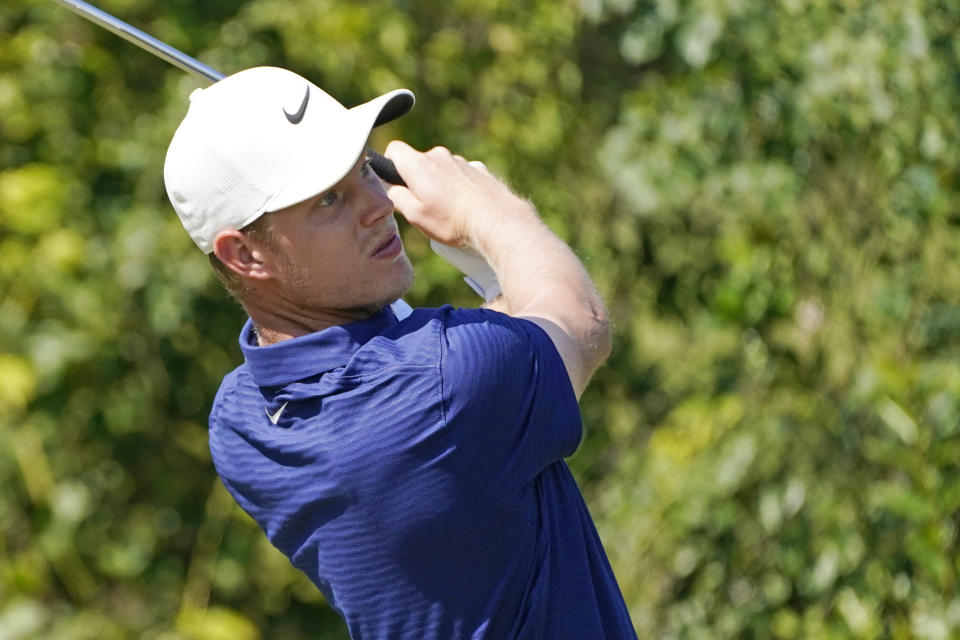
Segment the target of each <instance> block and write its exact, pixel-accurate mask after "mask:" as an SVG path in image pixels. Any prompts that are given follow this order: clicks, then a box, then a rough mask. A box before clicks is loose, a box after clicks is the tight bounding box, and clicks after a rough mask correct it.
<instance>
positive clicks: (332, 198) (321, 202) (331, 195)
mask: <svg viewBox="0 0 960 640" xmlns="http://www.w3.org/2000/svg"><path fill="white" fill-rule="evenodd" d="M336 203H337V192H336V191H328V192H327V193H325V194H323V197H321V198H320V199H318V200H317V205H316V206H317V207H330V206H333V205H335V204H336Z"/></svg>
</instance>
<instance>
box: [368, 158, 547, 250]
mask: <svg viewBox="0 0 960 640" xmlns="http://www.w3.org/2000/svg"><path fill="white" fill-rule="evenodd" d="M384 155H385V156H387V157H388V158H390V159H391V160H393V162H394V164H395V165H396V166H397V170H398V171H399V173H400V175H402V176H403V179H404V181H406V183H407V186H406V187H402V186H398V185H385V186H386V187H387V195H388V196H389V197H390V199H391V200H393V203H394V206H396V208H397V210H398V211H399V212H400V213H401V214H402V215H403V216H404V218H406V219H407V221H408V222H410V224H412V225H413V226H415V227H417V228H418V229H420V230H421V231H422V232H423V233H424V234H426V235H427V237H429V238H431V239H433V240H436V241H438V242H441V243H443V244H447V245H450V246H470V247H472V248H475V249H477V248H479V246H478V242H477V238H478V236H482V235H483V234H484V233H486V232H487V228H488V227H490V226H491V225H496V224H497V221H498V219H499V218H500V216H502V215H511V216H517V215H524V214H526V215H532V216H536V213H535V212H534V210H533V207H532V206H531V205H530V204H529V203H527V202H525V201H524V200H522V199H521V198H519V197H517V196H516V195H514V194H513V192H511V191H510V189H509V188H508V187H507V186H506V185H505V184H504V183H503V182H501V181H500V180H498V179H497V178H495V177H494V176H493V175H492V174H491V173H490V172H489V171H487V169H486V167H483V166H482V165H480V166H477V165H471V164H470V163H468V162H467V161H466V159H464V158H463V157H462V156H458V155H454V154H452V153H450V151H449V150H448V149H445V148H443V147H434V148H433V149H431V150H430V151H427V152H426V153H420V152H419V151H417V150H415V149H413V148H412V147H411V146H410V145H408V144H406V143H404V142H400V141H396V140H395V141H393V142H391V143H390V144H389V145H387V149H386V152H385V153H384Z"/></svg>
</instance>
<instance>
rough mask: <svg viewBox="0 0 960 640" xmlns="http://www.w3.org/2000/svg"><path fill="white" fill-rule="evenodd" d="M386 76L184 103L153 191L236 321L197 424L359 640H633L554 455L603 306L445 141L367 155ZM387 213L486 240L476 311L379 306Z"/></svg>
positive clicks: (381, 114)
mask: <svg viewBox="0 0 960 640" xmlns="http://www.w3.org/2000/svg"><path fill="white" fill-rule="evenodd" d="M412 105H413V95H412V94H411V93H410V92H409V91H406V90H398V91H393V92H391V93H388V94H386V95H383V96H381V97H379V98H377V99H375V100H373V101H371V102H368V103H366V104H363V105H360V106H358V107H355V108H352V109H347V108H345V107H343V106H342V105H340V103H338V102H337V101H336V100H334V99H333V98H332V97H330V96H329V95H327V94H326V93H324V92H323V91H322V90H321V89H320V88H319V87H317V86H315V85H313V84H312V83H310V82H309V81H307V80H305V79H304V78H302V77H300V76H298V75H296V74H294V73H292V72H289V71H285V70H282V69H276V68H266V67H263V68H256V69H248V70H246V71H242V72H240V73H237V74H235V75H233V76H230V77H227V78H226V79H224V80H221V81H220V82H217V83H216V84H214V85H212V86H211V87H209V88H206V89H203V90H197V91H196V92H194V94H193V95H192V96H191V104H190V108H189V111H188V113H187V115H186V117H185V118H184V120H183V122H182V123H181V125H180V126H179V128H178V129H177V132H176V134H175V135H174V138H173V141H172V142H171V144H170V148H169V150H168V153H167V158H166V165H165V169H164V178H165V182H166V187H167V192H168V194H169V197H170V200H171V201H172V203H173V206H174V208H175V209H176V211H177V213H178V214H179V216H180V218H181V220H182V222H183V225H184V227H185V228H186V230H187V231H188V232H189V234H190V236H191V237H192V238H193V240H194V241H195V242H196V244H197V245H198V246H199V247H200V249H202V250H203V251H204V252H206V253H207V254H209V255H210V256H211V263H212V264H213V265H214V269H215V271H216V272H217V274H218V276H219V277H220V279H221V280H222V281H223V283H224V284H225V286H226V287H227V288H228V289H229V290H230V292H231V293H232V294H233V295H234V296H235V297H236V298H237V299H238V300H239V302H240V303H241V304H242V305H243V307H244V309H245V310H246V312H247V313H248V315H249V319H248V321H247V322H246V324H245V326H244V327H243V329H242V331H241V334H240V347H241V349H242V351H243V355H244V359H245V362H244V363H243V364H242V365H241V366H240V367H238V368H237V369H235V370H234V371H233V372H231V373H229V374H228V375H227V376H226V377H225V378H224V380H223V383H222V385H221V387H220V390H219V392H218V394H217V396H216V400H215V401H214V406H213V409H212V412H211V415H210V432H209V435H210V449H211V451H212V454H213V461H214V464H215V466H216V469H217V472H218V473H219V475H220V477H221V478H222V480H223V483H224V485H225V486H226V487H227V489H228V490H229V491H230V493H231V494H232V495H233V497H234V498H235V499H236V500H237V502H238V503H239V504H240V506H241V507H242V508H243V509H244V510H245V511H246V512H247V513H249V514H250V515H251V516H252V517H253V518H254V519H255V520H256V521H257V522H258V523H259V525H260V526H261V527H262V528H263V530H264V532H265V533H266V535H267V537H268V538H269V539H270V541H271V542H272V543H273V544H274V545H276V547H277V548H279V549H280V550H281V551H282V552H283V553H284V554H286V556H287V557H288V558H289V559H290V561H291V562H292V563H293V565H294V566H295V567H297V568H298V569H299V570H301V571H303V572H304V573H305V574H307V575H308V576H309V577H310V579H311V580H312V581H313V582H314V584H316V585H317V587H318V588H319V589H320V590H321V591H322V592H323V594H324V596H326V598H327V600H328V601H329V603H330V605H331V606H332V607H333V608H334V609H335V610H336V611H338V612H339V613H340V614H341V615H342V616H343V618H344V620H345V622H346V624H347V626H348V627H349V631H350V635H351V637H352V638H354V639H360V638H363V639H365V640H372V639H411V640H424V639H441V638H442V639H445V640H446V639H451V638H472V639H479V638H486V639H490V640H509V639H513V638H543V639H560V638H563V639H569V640H603V639H612V638H635V637H636V636H635V633H634V631H633V627H632V624H631V621H630V618H629V615H628V613H627V609H626V606H625V605H624V601H623V597H622V595H621V593H620V589H619V587H618V585H617V582H616V580H615V578H614V575H613V572H612V570H611V568H610V565H609V563H608V561H607V558H606V554H605V553H604V550H603V547H602V545H601V543H600V539H599V537H598V536H597V532H596V530H595V528H594V525H593V522H592V520H591V517H590V514H589V513H588V511H587V508H586V506H585V505H584V502H583V499H582V497H581V495H580V492H579V489H578V488H577V486H576V484H575V482H574V479H573V477H572V476H571V474H570V471H569V469H568V468H567V466H566V465H565V464H564V462H563V459H564V458H565V457H566V456H570V455H572V454H573V452H574V451H575V450H576V449H577V446H578V443H579V441H580V438H581V421H580V415H579V411H578V407H577V398H578V397H579V395H580V393H581V392H582V391H583V389H584V387H585V386H586V385H587V382H588V381H589V380H590V377H591V375H592V374H593V372H594V370H595V369H596V368H597V367H598V366H599V365H600V364H601V363H602V362H603V360H604V359H605V358H606V357H607V354H608V352H609V349H610V346H609V340H610V336H609V327H608V321H607V317H606V313H605V311H604V307H603V304H602V302H601V300H600V298H599V297H598V295H597V293H596V291H595V289H594V287H593V285H592V283H591V281H590V278H589V276H588V275H587V273H586V271H585V270H584V268H583V266H582V265H581V264H580V262H579V261H578V260H577V258H576V257H575V256H574V254H573V252H572V251H571V250H570V249H569V248H568V247H567V246H566V245H565V244H564V243H563V242H562V241H561V240H559V239H558V238H557V237H556V236H555V235H554V234H553V233H551V232H550V231H549V230H548V229H547V227H546V226H545V225H544V224H543V223H542V222H541V221H540V219H539V218H538V216H537V213H536V211H535V210H534V208H533V206H532V205H531V204H530V203H529V202H526V201H524V200H523V199H521V198H519V197H517V196H516V195H514V194H513V193H512V192H511V191H510V189H508V188H507V187H506V186H505V185H504V184H503V183H502V182H501V181H499V180H498V179H497V178H495V177H494V176H492V175H491V174H490V173H488V172H487V171H486V170H484V169H483V168H482V167H481V168H477V167H474V166H471V165H469V164H468V163H467V161H466V160H464V159H463V158H461V157H459V156H456V155H453V154H451V153H450V152H449V151H447V150H446V149H443V148H436V149H432V150H430V151H427V152H426V153H421V152H418V151H416V150H414V149H413V148H411V147H409V146H408V145H406V144H404V143H402V142H392V143H390V145H389V146H388V147H387V149H386V155H387V157H389V158H391V159H392V160H393V161H394V163H395V165H396V167H397V170H398V172H399V173H400V175H401V176H402V177H403V178H404V180H405V181H406V183H407V185H408V186H406V187H403V186H390V187H389V188H388V189H386V190H385V189H384V186H383V184H382V183H381V182H380V180H379V178H378V177H377V176H376V175H375V174H374V173H373V171H372V169H371V167H370V165H369V163H368V161H367V159H366V158H365V147H366V143H367V138H368V136H369V135H370V131H371V129H372V128H373V127H375V126H377V125H379V124H382V123H384V122H388V121H390V120H392V119H394V118H397V117H399V116H400V115H402V114H403V113H405V112H406V111H407V110H408V109H409V108H410V107H411V106H412ZM396 212H399V213H400V214H401V215H402V216H403V217H404V218H406V219H407V221H409V222H410V223H411V224H412V225H413V226H415V227H416V228H417V229H419V230H420V231H422V232H423V233H425V234H426V235H427V236H429V237H430V238H432V239H435V240H438V241H440V242H443V243H445V244H449V245H454V246H457V245H460V246H466V247H470V248H473V249H475V250H477V251H478V252H479V253H480V254H481V255H482V256H483V257H484V258H486V260H487V261H488V263H489V264H490V266H491V267H492V268H493V271H494V272H495V273H496V276H497V279H498V280H499V283H500V286H501V289H502V295H501V296H500V297H499V298H497V299H496V300H494V301H493V302H492V303H491V304H490V307H492V308H485V309H454V308H451V307H449V306H445V307H441V308H439V309H416V310H414V311H413V312H412V314H410V315H409V316H407V317H404V318H402V319H400V318H398V317H397V314H396V313H395V312H394V311H393V310H392V309H391V306H390V305H391V303H392V302H393V301H395V300H397V299H398V298H400V297H401V296H402V295H403V294H404V293H405V292H406V291H407V290H408V288H409V287H410V285H411V283H412V282H413V269H412V267H411V265H410V262H409V260H408V259H407V257H406V255H405V254H404V249H403V244H402V243H401V240H400V237H399V235H398V232H397V219H396Z"/></svg>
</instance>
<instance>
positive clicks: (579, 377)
mask: <svg viewBox="0 0 960 640" xmlns="http://www.w3.org/2000/svg"><path fill="white" fill-rule="evenodd" d="M519 317H520V318H522V319H524V320H529V321H530V322H532V323H533V324H535V325H537V326H538V327H540V328H541V329H543V331H544V333H546V334H547V336H549V337H550V341H551V342H553V346H554V347H556V349H557V353H559V354H560V359H561V360H563V366H564V368H566V370H567V375H568V376H569V377H570V384H571V386H572V387H573V392H574V394H575V395H576V396H577V399H578V400H579V399H580V396H581V395H582V394H583V390H584V389H585V388H586V386H587V383H588V382H589V381H590V376H591V375H592V374H593V368H590V367H588V365H587V362H586V360H587V359H586V357H585V354H584V350H583V349H582V348H581V346H580V344H579V343H578V342H577V341H576V340H575V339H574V338H573V337H571V335H570V333H568V331H566V330H564V328H563V327H561V326H560V325H559V324H557V323H556V322H554V321H552V320H549V319H547V318H544V317H539V316H533V315H524V316H519Z"/></svg>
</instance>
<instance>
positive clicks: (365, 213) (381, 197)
mask: <svg viewBox="0 0 960 640" xmlns="http://www.w3.org/2000/svg"><path fill="white" fill-rule="evenodd" d="M358 191H359V193H358V195H357V204H358V208H359V210H360V224H362V225H363V226H365V227H371V226H373V225H375V224H376V223H377V222H379V221H380V220H382V219H383V218H385V217H387V216H389V215H390V214H391V213H393V201H392V200H391V199H390V198H388V197H387V194H386V193H385V192H384V190H383V187H382V186H380V182H379V180H374V181H372V182H366V183H364V184H363V185H362V186H361V188H360V189H359V190H358Z"/></svg>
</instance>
